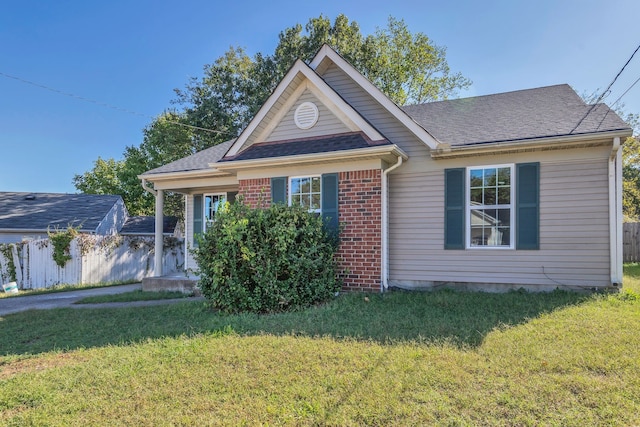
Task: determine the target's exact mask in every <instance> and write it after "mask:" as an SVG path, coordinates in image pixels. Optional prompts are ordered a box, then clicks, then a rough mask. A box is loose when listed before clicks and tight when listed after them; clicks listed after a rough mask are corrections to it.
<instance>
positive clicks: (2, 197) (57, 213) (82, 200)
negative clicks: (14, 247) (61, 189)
mask: <svg viewBox="0 0 640 427" xmlns="http://www.w3.org/2000/svg"><path fill="white" fill-rule="evenodd" d="M126 218H127V210H126V208H125V206H124V202H123V200H122V197H120V196H115V195H100V194H61V193H12V192H0V243H15V242H20V241H22V240H27V239H36V238H43V237H47V232H48V231H55V230H57V229H59V230H66V229H67V228H68V227H69V226H72V227H75V228H78V230H79V231H80V232H82V233H91V234H104V235H109V234H116V233H117V232H118V231H119V230H120V228H122V226H123V225H124V223H125V220H126Z"/></svg>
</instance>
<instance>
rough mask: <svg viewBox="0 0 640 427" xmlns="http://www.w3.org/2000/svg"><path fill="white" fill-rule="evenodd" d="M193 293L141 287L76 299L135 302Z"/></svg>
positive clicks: (84, 301) (77, 302) (91, 301)
mask: <svg viewBox="0 0 640 427" xmlns="http://www.w3.org/2000/svg"><path fill="white" fill-rule="evenodd" d="M190 296H191V295H189V294H185V293H184V292H171V291H159V292H152V291H143V290H141V289H138V290H135V291H131V292H123V293H121V294H109V295H94V296H90V297H86V298H82V299H81V300H78V301H76V302H75V303H76V304H102V303H108V302H133V301H152V300H163V299H178V298H188V297H190Z"/></svg>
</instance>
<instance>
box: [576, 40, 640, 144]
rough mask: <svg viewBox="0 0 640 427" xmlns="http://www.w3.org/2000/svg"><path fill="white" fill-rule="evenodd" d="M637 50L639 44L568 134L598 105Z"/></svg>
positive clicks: (639, 47) (639, 48)
mask: <svg viewBox="0 0 640 427" xmlns="http://www.w3.org/2000/svg"><path fill="white" fill-rule="evenodd" d="M638 50H640V44H639V45H638V47H637V48H636V50H634V51H633V53H632V54H631V57H629V59H628V60H627V62H625V64H624V65H623V66H622V68H621V69H620V71H618V74H616V76H615V77H614V78H613V80H612V81H611V83H609V86H607V88H606V89H605V90H604V92H602V95H600V96H599V97H598V99H596V102H594V103H593V104H592V105H591V108H589V110H587V112H586V114H585V115H584V116H582V118H581V119H580V121H578V124H577V125H575V127H574V128H573V129H571V132H569V134H572V133H573V132H575V130H576V129H578V127H579V126H580V125H581V124H582V122H583V121H584V119H586V118H587V116H588V115H589V114H591V111H593V109H594V108H595V107H596V105H598V103H599V102H600V101H602V98H604V97H605V95H606V94H607V93H608V92H609V90H610V89H611V86H613V84H614V83H615V82H616V80H618V77H620V74H622V72H623V71H624V69H625V68H627V65H629V62H631V60H632V59H633V57H634V56H635V54H636V52H638Z"/></svg>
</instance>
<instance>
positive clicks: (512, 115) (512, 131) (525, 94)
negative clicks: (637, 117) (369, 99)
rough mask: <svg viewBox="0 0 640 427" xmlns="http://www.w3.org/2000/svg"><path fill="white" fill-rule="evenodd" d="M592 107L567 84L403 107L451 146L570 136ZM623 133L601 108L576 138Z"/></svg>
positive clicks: (613, 116) (616, 119)
mask: <svg viewBox="0 0 640 427" xmlns="http://www.w3.org/2000/svg"><path fill="white" fill-rule="evenodd" d="M589 108H591V106H590V105H587V104H585V103H584V102H583V101H582V99H581V98H580V97H579V96H578V94H577V93H576V92H575V91H574V90H573V89H572V88H571V87H570V86H569V85H566V84H562V85H555V86H547V87H541V88H535V89H526V90H519V91H515V92H506V93H498V94H493V95H486V96H476V97H473V98H461V99H453V100H447V101H439V102H430V103H426V104H419V105H407V106H404V107H402V109H403V110H404V111H405V112H406V113H407V114H409V116H411V117H412V118H413V119H414V120H415V121H416V122H418V123H419V124H420V125H421V126H422V127H424V128H425V129H427V130H428V131H429V132H430V133H431V134H432V135H433V136H435V137H436V138H437V139H438V140H439V141H440V142H444V143H448V144H451V145H452V146H455V145H468V144H481V143H488V142H501V141H505V142H506V141H513V142H515V141H518V140H524V139H531V138H544V137H557V136H566V135H569V134H570V132H571V131H572V130H573V128H574V127H575V126H576V125H577V124H578V122H579V121H580V119H581V118H582V117H583V116H584V115H585V114H586V113H587V111H588V110H589ZM623 129H629V125H627V124H626V123H625V122H623V121H622V120H621V119H620V118H619V117H618V115H617V114H615V113H614V112H613V111H612V110H610V109H609V107H607V106H606V105H604V104H598V105H597V106H596V107H595V108H594V109H593V110H592V111H591V112H590V113H589V115H588V116H587V118H586V119H585V120H584V121H583V122H582V123H581V124H580V126H579V127H578V128H577V129H575V131H574V132H572V134H574V135H577V134H585V133H592V132H605V131H612V130H623Z"/></svg>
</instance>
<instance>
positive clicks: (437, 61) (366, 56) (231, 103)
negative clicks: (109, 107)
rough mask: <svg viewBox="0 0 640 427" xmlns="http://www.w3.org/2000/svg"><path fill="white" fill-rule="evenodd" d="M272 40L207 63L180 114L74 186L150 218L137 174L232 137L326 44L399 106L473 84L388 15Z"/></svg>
mask: <svg viewBox="0 0 640 427" xmlns="http://www.w3.org/2000/svg"><path fill="white" fill-rule="evenodd" d="M278 37H279V41H278V45H277V46H276V48H275V50H274V52H273V54H263V53H257V54H255V55H254V56H253V57H251V56H249V55H248V54H247V53H246V52H245V50H244V49H242V48H239V47H231V48H229V50H228V51H227V52H226V53H225V54H224V55H223V56H221V57H220V58H218V59H216V60H215V61H214V62H213V63H212V64H208V65H205V66H204V70H203V76H202V77H201V78H199V79H198V78H192V79H191V80H189V82H188V83H187V85H186V87H185V88H184V89H176V91H175V92H176V99H175V100H174V101H173V104H174V105H176V106H178V108H177V110H178V112H172V113H165V114H163V115H161V116H159V117H158V118H157V119H156V120H154V121H153V122H152V123H151V124H150V125H148V126H147V127H146V128H145V129H144V140H143V142H142V144H141V145H140V147H127V149H126V150H125V152H124V160H122V161H113V163H109V164H107V165H103V164H100V165H98V161H97V162H96V165H95V166H94V169H93V170H91V171H88V172H85V173H84V174H83V175H80V176H78V175H76V177H75V178H74V184H76V188H77V189H78V190H80V191H84V192H94V193H105V192H113V193H115V194H121V195H122V196H123V198H124V200H125V203H126V205H127V208H128V209H129V210H130V211H131V212H132V213H137V214H149V213H151V212H152V211H153V199H152V197H151V196H150V195H149V194H148V193H147V192H145V191H144V190H143V189H142V187H141V185H140V181H139V180H138V179H137V176H138V175H140V174H142V173H143V172H145V171H147V170H149V169H153V168H156V167H159V166H161V165H163V164H166V163H168V162H171V161H173V160H177V159H179V158H181V157H184V156H186V155H188V154H191V153H194V152H196V151H200V150H202V149H204V148H207V147H210V146H213V145H216V144H219V143H221V142H223V141H227V140H229V139H232V138H234V137H235V136H237V135H238V134H239V133H240V131H241V130H242V129H243V128H244V127H245V126H246V125H247V124H248V123H249V121H250V120H251V118H252V117H253V116H254V115H255V113H256V112H257V111H258V109H259V108H260V106H261V105H262V104H263V103H264V102H265V100H266V99H267V98H268V97H269V95H270V94H271V93H272V92H273V90H274V89H275V87H276V85H277V84H278V83H279V81H280V80H281V79H282V78H283V77H284V75H285V74H286V73H287V71H288V70H289V68H290V67H291V66H292V65H293V63H294V61H295V60H296V59H298V58H300V59H302V60H303V61H307V62H308V61H310V60H311V58H313V56H314V55H315V54H316V53H317V52H318V50H319V49H320V48H321V47H322V45H323V44H324V43H327V44H329V45H330V46H332V47H333V48H334V49H335V50H336V51H337V52H338V53H339V54H340V55H342V56H343V57H344V58H345V59H346V60H348V61H349V62H351V63H352V64H353V65H354V66H355V67H356V68H357V69H358V70H359V71H360V72H362V73H363V74H364V75H365V76H366V77H367V78H369V79H370V80H371V81H372V82H373V83H375V84H376V85H378V86H379V87H380V89H381V90H382V91H383V92H384V93H386V94H387V95H388V96H389V97H390V98H391V99H392V100H393V101H395V102H396V103H398V104H406V103H420V102H426V101H435V100H439V99H446V98H448V97H451V96H454V95H455V94H456V92H457V91H458V90H459V89H464V88H466V87H468V86H469V85H470V84H471V82H470V81H469V80H468V79H466V78H465V77H463V76H462V75H461V74H459V73H456V74H453V73H451V72H450V70H449V66H448V64H447V61H446V49H445V48H442V47H439V46H437V45H435V44H434V43H433V42H432V41H431V40H430V39H429V38H428V37H427V36H426V35H425V34H423V33H416V34H413V33H411V32H410V31H409V29H408V28H407V25H406V24H405V22H404V21H403V20H398V19H395V18H392V17H390V18H389V20H388V22H387V26H386V27H385V28H378V29H376V31H375V33H374V34H371V35H368V36H366V37H365V36H363V35H362V33H361V32H360V27H359V25H358V24H357V22H355V21H349V19H348V18H347V17H346V16H344V15H338V17H337V18H336V19H335V21H334V22H333V23H332V22H331V20H330V19H329V18H327V17H325V16H322V15H320V16H319V17H317V18H311V19H310V20H309V21H308V23H307V24H306V25H305V26H304V31H303V27H302V25H300V24H296V25H294V26H293V27H289V28H286V29H285V30H283V31H282V32H280V34H279V36H278ZM180 124H181V125H182V126H181V125H180ZM185 125H188V126H190V127H185ZM99 160H100V159H99ZM111 160H113V159H111ZM113 177H115V178H113ZM170 197H171V196H169V200H168V201H167V203H165V213H166V214H175V213H178V214H179V215H181V213H182V209H183V204H182V203H181V202H180V203H178V202H177V199H176V200H171V199H170Z"/></svg>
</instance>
